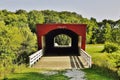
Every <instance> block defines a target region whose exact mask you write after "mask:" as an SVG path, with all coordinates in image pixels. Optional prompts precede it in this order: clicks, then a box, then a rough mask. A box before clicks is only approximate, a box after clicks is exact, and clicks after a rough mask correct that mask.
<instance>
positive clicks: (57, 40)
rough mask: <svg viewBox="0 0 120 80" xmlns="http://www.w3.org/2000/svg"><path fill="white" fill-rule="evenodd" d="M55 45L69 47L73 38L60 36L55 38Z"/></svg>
mask: <svg viewBox="0 0 120 80" xmlns="http://www.w3.org/2000/svg"><path fill="white" fill-rule="evenodd" d="M55 43H57V44H58V45H69V44H70V43H71V38H70V37H69V36H68V35H65V34H60V35H57V36H56V37H55Z"/></svg>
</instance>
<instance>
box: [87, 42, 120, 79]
mask: <svg viewBox="0 0 120 80" xmlns="http://www.w3.org/2000/svg"><path fill="white" fill-rule="evenodd" d="M103 48H104V45H101V44H99V45H98V44H97V45H93V44H92V45H87V52H88V53H90V55H91V56H92V61H93V67H92V69H90V70H91V71H92V70H95V71H100V72H99V73H95V74H96V75H99V76H100V74H104V75H107V76H108V77H107V78H108V80H109V78H110V77H111V78H115V79H112V80H117V79H118V78H119V77H120V76H118V75H119V66H120V52H119V51H117V52H113V53H112V54H108V53H103V52H102V50H103ZM93 72H94V71H93ZM87 76H88V77H91V78H90V79H91V80H92V78H93V77H92V75H91V74H89V72H88V75H87ZM101 78H102V77H101ZM98 80H99V79H98ZM100 80H102V79H100ZM118 80H119V79H118Z"/></svg>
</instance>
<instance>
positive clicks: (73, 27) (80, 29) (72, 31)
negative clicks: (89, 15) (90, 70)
mask: <svg viewBox="0 0 120 80" xmlns="http://www.w3.org/2000/svg"><path fill="white" fill-rule="evenodd" d="M36 31H37V40H38V49H39V51H38V52H36V53H34V54H32V55H31V56H29V60H30V66H31V65H33V64H34V63H35V62H36V61H38V59H40V58H41V60H40V61H39V62H40V63H39V62H38V63H37V64H36V65H37V68H39V67H40V68H41V66H40V65H44V64H42V62H44V61H42V59H44V58H46V57H47V59H48V57H49V59H50V57H51V58H52V57H53V58H55V60H53V62H51V63H54V61H55V62H56V61H58V62H56V63H59V65H61V63H60V62H59V61H60V59H63V61H62V62H64V61H65V60H67V58H68V62H70V65H69V64H67V63H66V64H67V65H69V68H70V66H71V68H74V67H76V68H83V67H85V66H87V67H91V57H90V55H88V54H87V53H86V52H85V51H84V50H85V43H86V24H37V25H36ZM61 34H62V35H66V36H68V37H69V38H70V43H69V45H67V46H66V45H58V44H57V43H56V42H55V37H56V36H58V35H61ZM61 40H62V39H61ZM56 44H57V46H56ZM65 56H66V57H65ZM53 58H52V59H53ZM49 59H48V62H50V60H49ZM57 59H58V60H57ZM66 62H67V61H66ZM45 64H47V63H45ZM54 64H55V63H54ZM54 64H51V65H54ZM38 66H39V67H38ZM34 67H35V66H34ZM56 67H57V66H56ZM58 67H60V66H58ZM42 68H45V66H43V67H42Z"/></svg>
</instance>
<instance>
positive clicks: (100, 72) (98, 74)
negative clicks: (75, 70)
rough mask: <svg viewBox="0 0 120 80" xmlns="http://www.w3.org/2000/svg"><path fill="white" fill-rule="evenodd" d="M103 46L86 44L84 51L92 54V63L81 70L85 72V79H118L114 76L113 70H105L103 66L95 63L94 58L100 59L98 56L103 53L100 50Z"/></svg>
mask: <svg viewBox="0 0 120 80" xmlns="http://www.w3.org/2000/svg"><path fill="white" fill-rule="evenodd" d="M103 48H104V45H103V44H88V45H87V46H86V52H87V53H89V54H90V55H91V56H92V61H93V64H94V65H93V66H92V68H90V69H84V70H83V71H85V72H86V78H87V80H119V79H118V78H116V77H115V75H114V72H112V71H111V70H107V69H106V68H104V67H100V66H97V65H96V64H97V63H96V62H97V61H96V60H99V59H102V58H100V57H102V56H103V55H104V54H105V53H103V52H102V50H103ZM99 61H102V60H99Z"/></svg>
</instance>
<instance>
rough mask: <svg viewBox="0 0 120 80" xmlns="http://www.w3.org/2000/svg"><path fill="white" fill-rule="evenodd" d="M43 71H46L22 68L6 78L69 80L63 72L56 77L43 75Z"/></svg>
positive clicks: (55, 75) (8, 79)
mask: <svg viewBox="0 0 120 80" xmlns="http://www.w3.org/2000/svg"><path fill="white" fill-rule="evenodd" d="M43 71H46V70H43V69H42V70H41V69H34V68H26V67H23V66H20V67H19V68H17V70H16V71H15V73H12V74H7V75H6V77H5V78H6V80H69V79H68V77H66V76H64V75H63V71H58V73H57V74H54V75H45V74H42V73H41V72H43ZM47 71H48V70H47ZM2 79H3V78H2ZM0 80H1V79H0Z"/></svg>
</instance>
